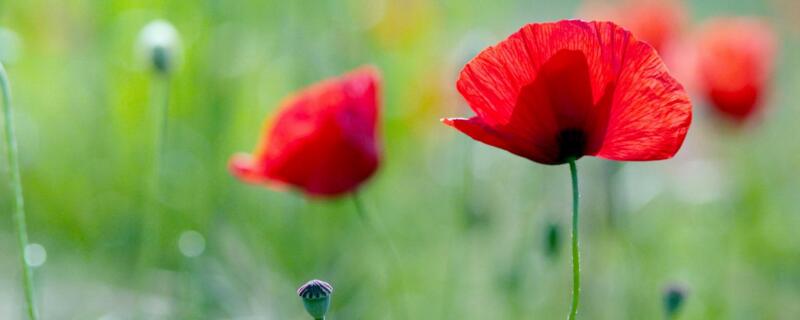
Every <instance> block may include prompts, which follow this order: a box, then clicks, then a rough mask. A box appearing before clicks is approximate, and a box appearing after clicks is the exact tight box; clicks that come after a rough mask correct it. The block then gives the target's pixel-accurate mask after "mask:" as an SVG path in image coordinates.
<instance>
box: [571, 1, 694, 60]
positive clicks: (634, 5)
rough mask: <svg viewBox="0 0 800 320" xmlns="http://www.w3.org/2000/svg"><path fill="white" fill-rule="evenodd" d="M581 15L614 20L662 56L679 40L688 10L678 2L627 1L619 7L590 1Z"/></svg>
mask: <svg viewBox="0 0 800 320" xmlns="http://www.w3.org/2000/svg"><path fill="white" fill-rule="evenodd" d="M580 15H581V16H585V17H588V18H590V19H599V20H611V21H614V22H615V23H617V24H619V25H620V26H622V27H624V28H626V29H628V30H630V31H631V32H632V33H633V35H634V36H636V38H637V39H639V40H642V41H644V42H647V43H649V44H650V45H652V46H653V47H654V48H656V50H657V51H658V52H659V53H661V54H664V51H665V49H667V48H668V47H669V46H671V45H672V44H673V42H675V40H676V39H677V38H679V36H680V34H681V32H682V29H683V26H684V25H685V24H686V9H685V8H684V7H683V5H681V3H680V2H679V1H677V0H627V1H624V2H623V3H621V4H619V5H616V6H611V5H608V4H602V3H599V2H596V1H588V2H586V3H585V4H584V6H583V8H582V9H581V13H580Z"/></svg>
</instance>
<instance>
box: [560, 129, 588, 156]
mask: <svg viewBox="0 0 800 320" xmlns="http://www.w3.org/2000/svg"><path fill="white" fill-rule="evenodd" d="M556 141H557V142H558V158H559V159H560V160H561V161H564V162H566V161H567V160H568V159H569V158H574V159H578V158H580V157H582V156H583V155H584V153H585V151H586V133H585V132H583V130H581V129H564V130H561V132H559V133H558V136H557V137H556Z"/></svg>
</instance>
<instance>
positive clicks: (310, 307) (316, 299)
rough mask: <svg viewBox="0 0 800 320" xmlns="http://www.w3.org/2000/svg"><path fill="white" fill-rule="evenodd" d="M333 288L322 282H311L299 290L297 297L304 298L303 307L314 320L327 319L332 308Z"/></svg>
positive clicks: (315, 280)
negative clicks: (326, 316) (326, 315)
mask: <svg viewBox="0 0 800 320" xmlns="http://www.w3.org/2000/svg"><path fill="white" fill-rule="evenodd" d="M332 293H333V287H332V286H331V285H330V284H328V283H327V282H325V281H322V280H317V279H314V280H311V281H309V282H306V283H305V284H304V285H302V286H300V288H299V289H297V295H299V296H300V297H301V298H303V306H305V308H306V311H307V312H308V314H309V315H311V317H313V318H314V319H325V314H326V313H328V308H330V306H331V294H332Z"/></svg>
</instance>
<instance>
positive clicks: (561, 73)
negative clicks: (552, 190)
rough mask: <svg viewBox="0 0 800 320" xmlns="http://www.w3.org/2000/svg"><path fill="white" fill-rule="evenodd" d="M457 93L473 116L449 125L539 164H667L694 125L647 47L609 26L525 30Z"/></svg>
mask: <svg viewBox="0 0 800 320" xmlns="http://www.w3.org/2000/svg"><path fill="white" fill-rule="evenodd" d="M457 87H458V90H459V92H461V95H462V96H464V98H465V99H466V100H467V102H468V103H469V105H470V107H471V108H472V110H473V111H474V112H475V113H476V114H477V116H475V117H473V118H470V119H445V120H443V121H444V122H445V123H446V124H448V125H450V126H452V127H454V128H456V129H458V130H460V131H461V132H464V133H465V134H467V135H469V136H470V137H472V138H473V139H475V140H478V141H481V142H483V143H486V144H489V145H492V146H495V147H498V148H502V149H505V150H507V151H510V152H512V153H514V154H517V155H519V156H522V157H525V158H528V159H530V160H533V161H536V162H539V163H543V164H560V163H565V162H566V161H567V160H568V159H569V158H580V157H581V156H584V155H591V156H597V157H602V158H606V159H610V160H628V161H645V160H659V159H666V158H670V157H672V156H673V155H674V154H675V153H676V152H677V151H678V149H679V148H680V146H681V144H682V143H683V140H684V137H685V136H686V132H687V130H688V128H689V123H690V122H691V117H692V115H691V103H690V102H689V98H688V96H687V95H686V92H685V91H684V89H683V87H682V86H681V85H680V84H679V83H678V82H677V81H675V79H673V78H672V77H671V76H670V75H669V73H668V72H667V68H666V67H665V66H664V63H663V62H662V61H661V59H660V58H659V57H658V54H656V51H655V50H654V49H653V47H651V46H650V45H648V44H646V43H644V42H641V41H638V40H636V39H635V38H634V37H633V36H632V35H631V33H630V32H628V31H626V30H624V29H622V28H620V27H618V26H617V25H615V24H613V23H610V22H583V21H560V22H555V23H534V24H529V25H526V26H524V27H522V29H520V30H519V31H518V32H516V33H514V34H512V35H511V36H510V37H509V38H508V39H506V40H504V41H502V42H500V43H499V44H497V45H495V46H493V47H489V48H488V49H486V50H484V51H483V52H481V53H480V54H479V55H478V57H476V58H475V59H473V60H472V61H470V62H469V63H468V64H467V65H466V67H464V69H463V70H462V71H461V76H460V78H459V79H458V83H457Z"/></svg>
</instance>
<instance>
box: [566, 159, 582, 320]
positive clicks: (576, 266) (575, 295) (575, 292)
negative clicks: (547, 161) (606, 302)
mask: <svg viewBox="0 0 800 320" xmlns="http://www.w3.org/2000/svg"><path fill="white" fill-rule="evenodd" d="M568 161H569V172H570V175H571V176H572V309H571V311H570V313H569V320H575V318H576V317H577V315H578V304H579V302H580V299H581V253H580V250H579V248H578V222H579V219H578V207H579V205H578V198H579V192H578V166H576V165H575V159H574V158H570V159H569V160H568Z"/></svg>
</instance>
